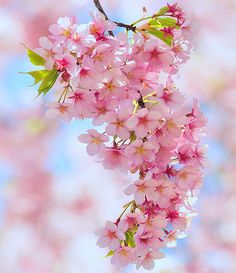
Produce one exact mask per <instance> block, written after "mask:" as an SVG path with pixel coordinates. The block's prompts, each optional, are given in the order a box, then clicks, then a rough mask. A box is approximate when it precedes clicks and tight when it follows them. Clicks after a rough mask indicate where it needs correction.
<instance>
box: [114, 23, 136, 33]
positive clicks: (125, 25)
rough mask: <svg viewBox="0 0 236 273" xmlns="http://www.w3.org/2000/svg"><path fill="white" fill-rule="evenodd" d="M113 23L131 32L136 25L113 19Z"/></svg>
mask: <svg viewBox="0 0 236 273" xmlns="http://www.w3.org/2000/svg"><path fill="white" fill-rule="evenodd" d="M113 23H115V24H116V25H117V26H118V27H123V28H126V29H127V30H132V31H133V32H134V31H135V30H136V26H132V25H127V24H124V23H119V22H115V21H113Z"/></svg>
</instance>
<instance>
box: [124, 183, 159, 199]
mask: <svg viewBox="0 0 236 273" xmlns="http://www.w3.org/2000/svg"><path fill="white" fill-rule="evenodd" d="M153 190H154V180H137V181H135V182H134V184H131V185H129V186H128V187H127V188H126V189H125V191H124V192H125V194H127V195H131V194H134V200H135V202H136V203H137V204H143V203H144V201H145V198H146V197H148V196H150V194H151V192H152V191H153Z"/></svg>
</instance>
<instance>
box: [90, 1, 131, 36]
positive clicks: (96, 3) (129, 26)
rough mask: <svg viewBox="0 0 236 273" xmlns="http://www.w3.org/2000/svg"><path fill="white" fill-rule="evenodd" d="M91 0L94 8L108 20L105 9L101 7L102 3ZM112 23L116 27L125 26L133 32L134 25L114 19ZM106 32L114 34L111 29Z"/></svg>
mask: <svg viewBox="0 0 236 273" xmlns="http://www.w3.org/2000/svg"><path fill="white" fill-rule="evenodd" d="M93 2H94V5H95V6H96V8H97V9H98V10H99V11H100V12H101V13H102V14H103V15H104V16H105V19H106V20H109V18H108V16H107V14H106V12H105V10H104V9H103V7H102V5H101V3H100V0H93ZM109 21H110V20H109ZM113 23H115V24H116V25H117V26H118V27H123V28H125V29H127V30H132V31H133V32H134V31H135V30H136V27H135V26H132V25H128V24H124V23H119V22H114V21H113ZM108 33H109V35H111V36H114V33H113V32H112V31H109V32H108Z"/></svg>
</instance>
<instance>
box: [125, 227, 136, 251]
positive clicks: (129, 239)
mask: <svg viewBox="0 0 236 273" xmlns="http://www.w3.org/2000/svg"><path fill="white" fill-rule="evenodd" d="M125 237H126V239H125V242H126V244H127V245H128V246H129V247H132V248H134V247H135V241H134V234H133V232H132V231H130V230H128V231H127V232H126V233H125Z"/></svg>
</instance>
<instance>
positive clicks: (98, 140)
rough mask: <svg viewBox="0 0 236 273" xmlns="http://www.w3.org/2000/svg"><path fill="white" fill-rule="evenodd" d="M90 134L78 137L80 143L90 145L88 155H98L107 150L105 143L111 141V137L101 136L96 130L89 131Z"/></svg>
mask: <svg viewBox="0 0 236 273" xmlns="http://www.w3.org/2000/svg"><path fill="white" fill-rule="evenodd" d="M87 132H88V134H82V135H80V136H79V137H78V139H79V141H81V142H83V143H88V145H87V153H88V154H89V155H96V154H98V153H100V152H102V151H103V150H104V149H105V144H104V142H107V141H109V137H108V136H107V135H104V134H99V133H98V132H97V131H96V130H93V129H89V130H88V131H87Z"/></svg>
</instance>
